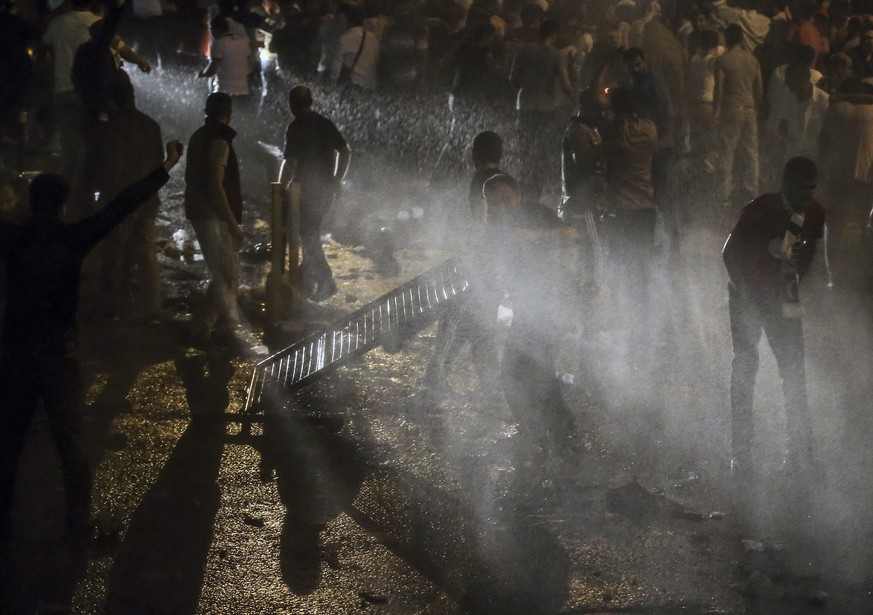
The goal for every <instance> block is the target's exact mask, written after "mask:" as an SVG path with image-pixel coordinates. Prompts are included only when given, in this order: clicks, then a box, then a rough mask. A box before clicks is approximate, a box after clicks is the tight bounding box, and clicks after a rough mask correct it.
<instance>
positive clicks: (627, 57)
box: [621, 47, 646, 64]
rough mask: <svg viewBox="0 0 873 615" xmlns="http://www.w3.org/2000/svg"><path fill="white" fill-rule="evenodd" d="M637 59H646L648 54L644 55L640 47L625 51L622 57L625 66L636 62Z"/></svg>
mask: <svg viewBox="0 0 873 615" xmlns="http://www.w3.org/2000/svg"><path fill="white" fill-rule="evenodd" d="M636 58H642V59H643V60H645V59H646V54H645V53H643V50H642V49H640V48H639V47H631V48H630V49H625V50H624V53H623V54H622V56H621V59H622V60H624V62H625V64H627V63H628V62H631V61H633V60H635V59H636Z"/></svg>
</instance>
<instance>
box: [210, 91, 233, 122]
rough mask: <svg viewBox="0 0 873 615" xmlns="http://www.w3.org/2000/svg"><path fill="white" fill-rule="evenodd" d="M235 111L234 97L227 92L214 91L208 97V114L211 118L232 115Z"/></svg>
mask: <svg viewBox="0 0 873 615" xmlns="http://www.w3.org/2000/svg"><path fill="white" fill-rule="evenodd" d="M231 113H233V99H231V97H230V94H227V93H226V92H213V93H212V94H210V95H209V96H207V97H206V116H207V117H211V118H217V117H230V114H231Z"/></svg>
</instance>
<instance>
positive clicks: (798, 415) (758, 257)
mask: <svg viewBox="0 0 873 615" xmlns="http://www.w3.org/2000/svg"><path fill="white" fill-rule="evenodd" d="M817 179H818V171H817V170H816V166H815V163H814V162H813V161H812V160H809V159H808V158H803V157H796V158H792V159H790V160H789V161H788V162H787V163H785V167H784V170H783V173H782V190H781V192H778V193H770V194H764V195H761V196H759V197H758V198H756V199H755V200H753V201H752V202H751V203H749V204H748V205H746V207H745V208H743V210H742V213H741V214H740V217H739V220H737V223H736V225H735V226H734V228H733V230H732V231H731V234H730V235H729V236H728V239H727V242H726V243H725V246H724V250H723V252H722V256H723V258H724V263H725V267H726V268H727V272H728V276H729V277H730V283H729V285H728V300H729V301H728V310H729V314H730V324H731V339H732V342H733V362H732V364H731V386H730V401H731V426H732V439H731V445H732V453H733V457H732V459H731V471H732V475H733V477H734V480H735V482H736V484H737V487H738V488H740V489H741V490H743V491H748V489H749V487H750V486H751V481H752V479H753V476H752V467H753V466H752V450H753V444H754V430H753V413H752V409H753V402H754V392H755V377H756V374H757V373H758V342H759V341H760V339H761V333H762V332H764V333H766V334H767V341H768V343H769V344H770V348H771V349H772V350H773V355H774V356H775V357H776V364H777V365H778V367H779V376H780V377H781V379H782V392H783V396H784V399H785V413H786V418H787V421H786V422H787V426H788V454H789V458H788V462H789V466H790V467H791V468H792V469H811V468H812V469H814V463H813V458H812V429H811V425H810V417H809V408H808V405H807V397H806V376H805V374H806V372H805V368H804V346H803V328H802V326H801V305H800V297H799V295H798V284H799V281H800V278H801V276H802V275H803V274H804V273H805V272H806V270H807V268H808V267H809V265H810V263H811V262H812V258H813V255H814V254H815V248H816V242H817V241H818V240H819V239H821V237H822V236H823V234H824V221H825V212H824V208H823V207H822V205H821V203H819V202H818V201H817V200H815V199H814V198H813V191H814V190H815V188H816V182H817Z"/></svg>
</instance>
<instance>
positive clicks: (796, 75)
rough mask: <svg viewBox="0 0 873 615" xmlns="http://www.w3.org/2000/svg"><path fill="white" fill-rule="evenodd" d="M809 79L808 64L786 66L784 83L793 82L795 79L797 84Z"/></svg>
mask: <svg viewBox="0 0 873 615" xmlns="http://www.w3.org/2000/svg"><path fill="white" fill-rule="evenodd" d="M809 78H810V70H809V64H804V63H803V62H798V61H795V62H790V63H789V64H788V66H786V67H785V82H786V83H789V82H791V81H794V80H795V79H796V80H798V81H799V82H803V81H809Z"/></svg>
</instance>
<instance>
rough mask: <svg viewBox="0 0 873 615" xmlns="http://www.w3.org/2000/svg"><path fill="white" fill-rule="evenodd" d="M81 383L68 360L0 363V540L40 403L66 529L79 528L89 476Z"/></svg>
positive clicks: (86, 510) (7, 358)
mask: <svg viewBox="0 0 873 615" xmlns="http://www.w3.org/2000/svg"><path fill="white" fill-rule="evenodd" d="M83 395H84V393H83V384H82V375H81V371H80V368H79V362H78V360H77V359H75V358H74V357H68V356H67V357H65V356H60V357H38V358H34V357H27V356H21V355H14V354H11V353H10V354H6V355H4V356H3V357H2V359H0V531H2V535H0V538H2V539H5V538H7V537H8V534H9V531H10V529H11V524H10V513H11V510H12V499H13V494H14V490H15V475H16V469H17V465H18V460H19V458H20V457H21V453H22V450H23V449H24V443H25V440H26V437H27V432H28V429H29V427H30V423H31V419H32V418H33V414H34V412H35V410H36V408H37V405H38V403H39V402H40V401H42V403H43V407H44V409H45V411H46V414H47V415H48V418H49V426H50V428H51V433H52V437H53V439H54V442H55V445H56V446H57V449H58V453H59V454H60V459H61V466H62V469H63V477H64V488H65V491H66V498H67V512H68V517H67V523H68V526H69V528H70V529H78V528H80V527H82V526H83V525H84V524H85V523H86V522H87V520H88V518H89V514H90V506H91V476H90V473H89V471H88V463H87V460H86V457H85V449H84V444H83V440H82V414H81V409H82V403H83Z"/></svg>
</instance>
